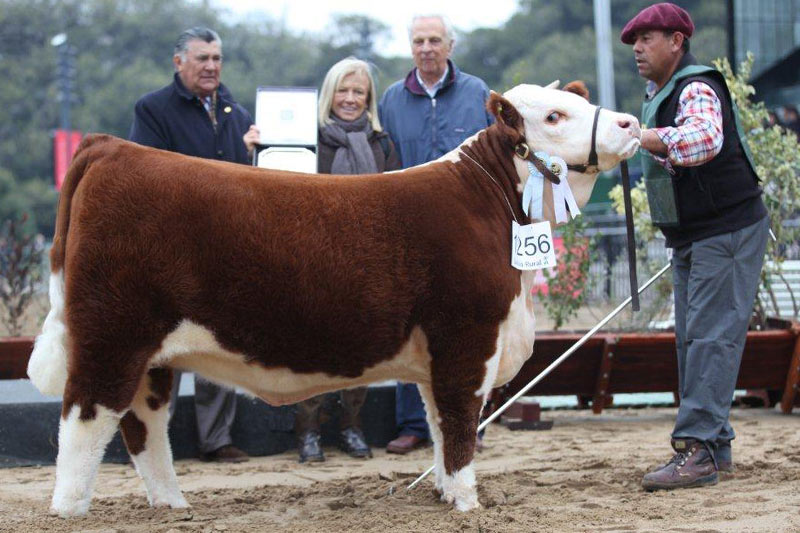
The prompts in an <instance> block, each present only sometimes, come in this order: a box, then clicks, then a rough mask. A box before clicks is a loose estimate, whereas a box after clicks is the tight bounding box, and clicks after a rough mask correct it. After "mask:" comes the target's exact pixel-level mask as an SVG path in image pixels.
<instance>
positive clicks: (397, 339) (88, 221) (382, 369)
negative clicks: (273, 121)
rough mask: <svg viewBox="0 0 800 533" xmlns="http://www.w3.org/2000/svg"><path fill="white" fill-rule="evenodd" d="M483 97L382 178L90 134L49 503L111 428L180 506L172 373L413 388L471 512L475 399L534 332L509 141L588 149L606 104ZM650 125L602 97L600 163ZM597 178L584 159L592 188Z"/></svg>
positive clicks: (62, 288)
mask: <svg viewBox="0 0 800 533" xmlns="http://www.w3.org/2000/svg"><path fill="white" fill-rule="evenodd" d="M570 88H571V89H572V90H573V91H575V92H580V91H581V86H578V85H574V86H572V87H570ZM487 105H488V108H489V109H490V111H491V112H493V113H495V115H496V116H497V119H498V122H497V124H495V125H493V126H491V127H489V128H488V129H486V130H484V131H482V132H480V133H478V134H477V135H475V136H473V137H472V138H470V139H468V140H467V141H465V142H464V143H463V144H462V145H461V146H460V147H459V148H458V149H456V150H454V151H453V152H451V153H450V154H447V155H446V156H444V157H443V158H441V159H440V160H438V161H434V162H431V163H427V164H425V165H422V166H419V167H414V168H410V169H407V170H404V171H401V172H398V173H390V174H382V175H368V176H341V177H336V178H332V177H331V176H327V175H326V176H317V175H302V174H296V173H289V172H282V171H272V170H265V169H256V168H252V169H251V168H246V167H242V166H239V165H232V164H227V163H221V162H214V161H208V160H202V159H196V158H191V157H187V156H183V155H178V154H174V153H169V152H164V151H160V150H156V149H152V148H145V147H141V146H138V145H135V144H132V143H129V142H126V141H122V140H119V139H116V138H113V137H109V136H102V135H95V136H90V137H88V138H87V139H86V140H84V142H83V143H82V144H81V146H80V148H79V150H78V153H77V155H76V157H75V161H74V163H73V165H72V167H71V169H70V171H69V174H68V177H67V179H66V182H65V185H64V187H63V189H62V196H61V201H60V204H59V208H58V219H57V224H56V234H55V238H54V242H53V249H52V252H51V269H52V271H51V277H50V300H51V310H50V314H49V315H48V317H47V319H46V321H45V324H44V326H43V331H42V333H41V335H40V336H39V337H38V338H37V341H36V345H35V349H34V353H33V355H32V358H31V362H30V365H29V368H28V373H29V376H30V377H31V379H32V380H33V382H34V384H35V385H36V386H37V387H38V388H39V389H40V390H42V391H43V392H47V393H50V394H63V397H64V401H63V411H62V419H61V427H60V431H59V454H58V459H57V474H56V487H55V492H54V495H53V501H52V508H51V510H52V512H54V513H57V514H59V515H61V516H72V515H80V514H84V513H86V512H87V510H88V507H89V502H90V499H91V493H92V487H93V483H94V477H95V474H96V472H97V468H98V464H99V462H100V460H101V458H102V454H103V450H104V448H105V446H106V445H107V443H108V441H109V440H110V439H111V437H112V435H113V433H114V431H115V430H116V428H117V427H121V429H122V433H123V436H124V438H125V442H126V444H127V446H128V449H129V451H130V453H131V455H132V457H133V461H134V463H135V465H136V468H137V471H138V472H139V473H140V475H141V476H142V478H143V479H144V482H145V485H146V489H147V494H148V500H149V502H150V504H151V505H153V506H171V507H185V506H187V502H186V500H185V499H184V497H183V495H182V494H181V491H180V489H179V488H178V483H177V479H176V476H175V473H174V470H173V467H172V459H171V451H170V447H169V442H168V439H167V418H168V417H167V403H168V397H169V390H170V382H171V377H172V376H171V374H172V370H171V369H172V368H180V369H186V370H192V371H196V372H199V373H201V374H203V375H205V376H206V377H208V378H210V379H212V380H215V381H218V382H220V383H224V384H229V385H236V386H239V387H242V388H244V389H246V390H248V391H250V392H251V393H252V394H254V395H256V396H259V397H260V398H263V399H264V400H265V401H267V402H269V403H271V404H273V405H282V404H288V403H293V402H297V401H298V400H302V399H304V398H308V397H310V396H314V395H316V394H320V393H322V392H326V391H331V390H336V389H340V388H347V387H354V386H359V385H363V384H367V383H370V382H374V381H379V380H385V379H400V380H403V381H407V382H416V383H418V384H419V386H420V391H421V393H422V397H423V399H424V401H425V404H426V409H427V413H428V421H429V424H430V427H431V429H432V435H433V438H434V443H435V446H434V455H435V463H436V487H437V489H438V490H439V491H440V492H441V494H442V497H443V499H444V500H445V501H448V502H452V503H454V504H455V506H456V507H457V508H458V509H460V510H467V509H471V508H474V507H477V506H478V500H477V494H476V490H475V476H474V472H473V468H472V458H473V451H474V450H473V449H474V444H475V432H476V427H477V423H478V418H479V414H480V410H481V406H482V405H483V402H484V398H485V396H486V395H487V394H488V392H489V391H490V390H491V388H492V387H495V386H498V385H500V384H502V383H505V382H507V381H508V380H510V379H511V378H512V377H513V376H514V375H515V374H516V373H517V371H518V370H519V368H520V367H521V366H522V364H523V363H524V362H525V361H526V360H527V359H528V358H529V357H530V355H531V353H532V348H533V341H534V326H535V321H534V313H533V303H532V300H531V297H530V288H531V283H532V277H533V276H532V274H530V273H526V272H520V271H518V270H515V269H513V268H512V267H511V266H510V251H511V232H510V227H511V220H512V216H515V217H516V218H517V219H518V220H520V221H523V220H525V221H527V220H528V219H527V217H526V216H525V215H524V213H523V211H522V208H521V193H522V187H523V186H524V183H525V180H526V179H527V175H528V171H527V166H526V163H525V161H523V160H521V159H519V157H517V156H515V155H514V147H515V145H517V144H518V143H520V142H524V141H527V143H528V144H529V145H531V147H533V148H534V149H535V150H543V151H546V152H548V153H552V154H557V155H559V156H561V157H562V158H564V159H565V160H566V161H567V162H576V163H580V162H582V161H585V159H586V156H587V154H588V152H589V148H590V144H591V143H590V138H591V124H592V119H593V113H594V106H592V105H590V104H589V103H588V101H586V100H585V99H584V98H581V97H579V96H577V95H576V94H573V93H572V92H567V91H559V90H555V89H553V88H550V87H547V88H543V87H539V86H532V85H523V86H519V87H516V88H514V89H512V90H510V91H509V92H507V93H506V94H505V95H504V97H502V96H500V95H497V94H492V96H491V98H490V100H489V102H488V103H487ZM638 139H639V128H638V123H637V121H636V119H635V118H634V117H631V116H629V115H621V114H617V113H612V112H604V113H602V114H601V118H600V121H599V124H598V129H597V151H598V154H599V167H600V168H601V169H608V168H611V167H613V166H614V165H616V164H617V163H618V162H619V161H620V160H621V159H622V158H626V157H630V156H631V155H632V154H633V152H634V151H635V150H636V149H637V148H638V144H639V140H638ZM464 154H467V155H468V156H469V157H470V158H471V159H472V160H474V161H472V160H470V159H469V158H466V157H464ZM475 162H478V163H479V165H480V167H482V168H479V166H478V165H476V164H475ZM487 173H488V174H490V175H491V178H490V177H489V176H488V175H487ZM595 178H596V174H595V173H591V174H578V173H575V172H571V173H570V176H569V181H570V183H571V185H572V188H573V190H574V192H575V196H576V198H577V200H578V203H579V204H581V205H582V204H585V202H586V201H587V200H588V197H589V194H590V192H591V187H592V186H593V184H594V180H595ZM493 180H494V181H493ZM498 185H499V186H498ZM548 190H549V188H547V187H546V188H545V217H546V218H550V219H552V213H553V209H552V196H551V195H550V194H549V192H548ZM507 200H508V201H507ZM548 202H549V205H548ZM509 203H510V205H509ZM512 211H513V215H512Z"/></svg>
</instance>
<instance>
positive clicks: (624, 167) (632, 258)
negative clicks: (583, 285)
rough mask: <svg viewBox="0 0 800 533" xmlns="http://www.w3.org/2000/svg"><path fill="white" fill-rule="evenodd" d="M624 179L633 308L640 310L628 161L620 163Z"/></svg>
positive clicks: (623, 191)
mask: <svg viewBox="0 0 800 533" xmlns="http://www.w3.org/2000/svg"><path fill="white" fill-rule="evenodd" d="M619 169H620V173H621V176H620V177H621V179H622V198H623V200H624V203H625V229H626V232H627V234H628V272H629V273H630V282H631V309H633V310H634V311H638V310H639V291H637V290H636V289H637V287H638V286H639V282H638V281H637V280H636V242H635V240H634V235H633V207H632V205H631V180H630V176H629V175H628V161H627V160H624V159H623V160H622V162H621V163H620V164H619Z"/></svg>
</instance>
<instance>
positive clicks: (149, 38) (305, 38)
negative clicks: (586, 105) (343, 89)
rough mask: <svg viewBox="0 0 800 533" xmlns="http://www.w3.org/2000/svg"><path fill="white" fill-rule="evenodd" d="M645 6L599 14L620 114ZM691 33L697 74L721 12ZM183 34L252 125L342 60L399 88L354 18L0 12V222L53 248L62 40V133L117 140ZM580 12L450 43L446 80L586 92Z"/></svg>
mask: <svg viewBox="0 0 800 533" xmlns="http://www.w3.org/2000/svg"><path fill="white" fill-rule="evenodd" d="M649 3H650V2H649V1H648V0H612V26H613V27H612V35H613V36H614V37H613V41H614V44H613V50H614V64H615V76H616V87H617V95H616V96H617V102H618V107H619V108H620V110H624V111H627V112H632V113H635V114H638V110H639V106H640V105H641V97H640V95H641V90H642V86H643V83H642V80H641V79H639V78H638V74H637V73H636V69H635V65H634V62H633V54H632V52H631V50H630V47H629V46H625V45H623V44H622V43H620V42H619V40H618V35H619V32H620V30H621V28H622V26H623V25H624V24H625V22H627V20H628V19H629V18H630V17H632V16H633V15H634V14H635V13H636V12H637V11H638V10H639V9H641V8H642V7H644V6H646V5H648V4H649ZM677 3H678V4H680V5H682V6H684V7H686V8H687V9H689V11H690V12H691V13H692V16H693V18H694V21H695V23H696V25H697V27H698V30H697V33H696V34H695V36H694V37H693V38H692V41H693V51H695V52H696V54H697V55H698V58H699V59H700V60H701V61H708V60H710V58H712V57H718V56H720V55H722V54H723V52H724V49H723V47H724V43H725V39H724V29H723V26H722V24H723V21H724V20H725V16H724V15H725V6H726V2H725V1H724V0H705V1H703V2H701V1H700V0H685V1H682V0H677ZM194 25H206V26H209V27H212V28H214V29H215V30H216V31H217V32H218V33H219V34H220V36H221V38H222V42H223V54H224V57H225V61H224V67H223V74H222V79H223V83H225V84H226V85H227V86H228V87H229V88H230V89H231V90H232V92H233V94H234V96H235V97H236V98H237V99H238V100H239V101H240V102H241V103H242V104H243V105H244V106H245V107H246V108H248V109H249V110H250V111H251V112H252V111H254V102H255V92H256V88H257V87H258V86H260V85H284V86H316V87H319V85H320V83H321V81H322V78H323V77H324V75H325V72H326V71H327V70H328V68H330V66H331V65H332V64H333V63H335V62H336V61H339V60H340V59H342V58H344V57H346V56H348V55H357V56H359V57H362V58H364V59H367V60H369V61H371V62H372V63H373V64H374V65H375V67H376V78H377V80H376V81H377V83H378V87H379V89H381V90H383V89H385V88H386V87H387V86H388V85H389V84H390V83H392V82H394V81H395V80H397V79H400V78H402V77H403V76H404V75H405V73H406V72H407V71H408V69H409V68H410V67H411V65H412V63H411V59H410V53H409V54H408V55H406V56H404V57H386V56H385V54H383V53H381V51H382V49H383V45H384V43H385V39H386V37H387V32H388V29H387V28H386V26H385V25H384V24H383V23H381V22H379V21H376V20H373V19H370V18H368V17H364V16H362V15H357V14H346V13H344V14H339V15H336V16H335V17H333V19H332V21H331V24H330V26H329V27H328V29H326V31H325V32H323V33H321V34H319V35H315V34H307V33H300V32H294V31H290V30H289V29H288V28H287V27H286V26H285V23H283V22H281V21H278V20H275V19H272V18H270V17H268V16H265V15H262V14H254V15H252V16H248V17H247V18H246V19H242V20H234V19H233V17H232V16H231V15H230V14H229V13H226V12H225V11H224V10H222V9H218V8H216V7H214V6H213V5H212V4H211V2H208V1H203V2H196V1H190V0H0V37H2V38H0V68H2V71H3V73H4V74H5V75H4V77H3V80H2V81H0V86H1V87H2V90H0V220H5V219H8V218H13V217H19V216H20V215H21V213H29V214H30V217H31V219H32V221H33V222H34V223H35V225H36V226H37V227H38V229H39V231H40V232H42V233H44V234H45V235H52V232H53V222H54V218H55V202H56V194H55V192H54V191H53V190H52V185H51V184H52V174H53V162H52V161H53V157H52V137H51V135H52V131H53V129H54V128H56V127H57V126H58V123H59V102H58V92H59V91H58V79H57V78H58V76H57V61H58V57H57V50H56V49H55V48H54V47H53V46H52V45H51V44H50V41H51V39H52V37H53V36H55V35H56V34H58V33H61V32H65V33H66V34H67V35H68V43H69V44H70V45H71V46H74V47H75V49H76V74H75V78H76V79H75V87H74V98H75V102H74V104H73V106H72V126H73V128H75V129H79V130H81V131H84V132H104V133H111V134H113V135H117V136H120V137H127V135H128V132H129V130H130V125H131V121H132V118H133V106H134V103H135V102H136V100H137V99H138V98H139V97H141V96H142V95H143V94H145V93H147V92H150V91H153V90H156V89H158V88H160V87H162V86H164V85H165V84H166V83H168V82H169V81H170V78H171V75H172V61H171V59H172V49H173V46H174V41H175V38H176V37H177V35H178V34H179V33H180V32H181V31H182V30H184V29H186V28H187V27H190V26H194ZM594 50H595V43H594V25H593V12H592V2H591V0H573V1H572V2H552V1H550V0H520V2H519V5H518V8H517V10H516V11H515V12H513V13H509V18H508V20H507V21H506V23H504V24H503V25H502V26H500V27H499V28H478V29H476V30H473V31H471V32H467V33H459V34H458V36H457V43H456V48H455V53H454V59H455V61H456V63H457V64H458V66H459V67H460V68H461V69H462V70H464V71H465V72H469V73H471V74H474V75H477V76H479V77H481V78H483V79H484V80H485V81H486V82H487V83H488V85H489V86H490V87H491V88H492V89H494V90H497V91H503V90H506V89H508V88H509V87H510V86H511V85H514V84H516V83H523V82H524V83H538V84H542V83H549V82H550V81H552V80H553V79H554V78H560V79H562V81H563V82H566V81H569V80H571V79H583V80H586V81H587V82H588V85H589V88H590V90H591V91H592V93H593V94H594V93H595V92H596V90H595V89H596V74H595V59H594V58H595V54H594Z"/></svg>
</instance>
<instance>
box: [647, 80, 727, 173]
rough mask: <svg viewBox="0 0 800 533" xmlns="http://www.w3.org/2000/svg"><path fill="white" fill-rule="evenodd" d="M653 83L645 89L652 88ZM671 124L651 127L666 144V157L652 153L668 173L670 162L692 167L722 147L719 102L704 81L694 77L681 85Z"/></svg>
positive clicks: (720, 105)
mask: <svg viewBox="0 0 800 533" xmlns="http://www.w3.org/2000/svg"><path fill="white" fill-rule="evenodd" d="M651 83H652V82H651ZM654 85H655V84H653V87H648V89H649V90H652V89H654V88H655V87H654ZM675 124H676V126H675V127H667V128H653V131H655V132H656V135H658V138H659V139H661V142H663V143H664V144H665V145H667V156H666V157H660V156H657V155H655V154H653V157H654V158H655V160H656V161H658V162H659V163H660V164H661V165H663V166H664V167H665V168H666V169H667V170H668V171H669V172H670V173H671V174H674V173H675V170H674V169H673V168H672V167H673V166H678V167H696V166H698V165H702V164H703V163H706V162H708V161H710V160H711V159H713V158H714V157H715V156H716V155H717V154H718V153H719V152H720V150H722V141H723V136H722V104H721V103H720V101H719V98H718V97H717V94H716V93H715V92H714V91H713V89H711V87H710V86H709V85H708V84H706V83H703V82H701V81H694V82H692V83H690V84H689V85H687V86H686V87H684V88H683V91H681V94H680V96H679V97H678V111H677V113H676V114H675Z"/></svg>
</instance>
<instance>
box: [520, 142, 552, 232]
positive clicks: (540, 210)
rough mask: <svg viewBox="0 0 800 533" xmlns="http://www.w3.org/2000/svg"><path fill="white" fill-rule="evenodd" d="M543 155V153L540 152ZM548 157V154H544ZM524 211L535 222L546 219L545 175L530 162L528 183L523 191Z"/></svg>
mask: <svg viewBox="0 0 800 533" xmlns="http://www.w3.org/2000/svg"><path fill="white" fill-rule="evenodd" d="M538 154H543V152H538V153H537V157H538ZM543 155H545V157H546V154H543ZM522 210H523V211H525V214H526V215H528V216H529V217H531V219H533V220H542V219H543V218H544V175H543V174H542V173H541V172H539V171H538V170H537V169H536V167H535V166H534V165H533V163H531V162H530V161H528V181H527V182H526V183H525V188H524V189H523V190H522Z"/></svg>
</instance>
